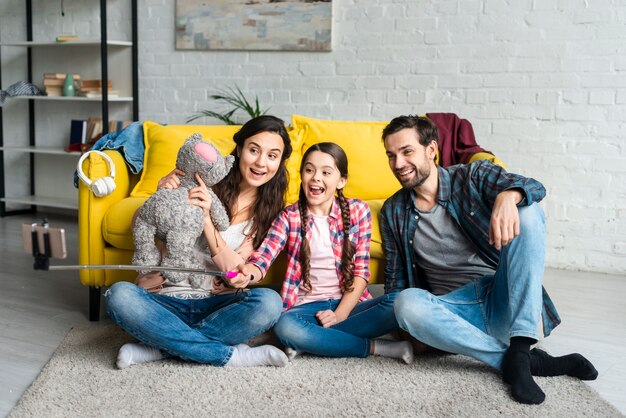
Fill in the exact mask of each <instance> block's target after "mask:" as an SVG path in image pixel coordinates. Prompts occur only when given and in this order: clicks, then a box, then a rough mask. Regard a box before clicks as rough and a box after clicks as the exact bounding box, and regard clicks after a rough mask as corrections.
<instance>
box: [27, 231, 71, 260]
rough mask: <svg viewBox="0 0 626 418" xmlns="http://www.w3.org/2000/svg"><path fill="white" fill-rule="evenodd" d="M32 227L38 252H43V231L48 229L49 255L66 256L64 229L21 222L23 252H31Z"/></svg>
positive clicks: (53, 256) (55, 256)
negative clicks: (35, 234)
mask: <svg viewBox="0 0 626 418" xmlns="http://www.w3.org/2000/svg"><path fill="white" fill-rule="evenodd" d="M33 228H34V230H35V232H36V233H37V246H38V247H37V248H38V249H39V253H41V254H43V253H45V245H44V233H45V231H46V230H47V231H48V237H49V238H50V253H51V254H50V256H51V257H52V258H65V257H67V249H66V246H65V229H63V228H52V227H48V228H46V227H44V226H42V225H36V226H33V225H32V224H22V242H23V243H24V252H26V253H29V254H32V253H33V246H32V243H33Z"/></svg>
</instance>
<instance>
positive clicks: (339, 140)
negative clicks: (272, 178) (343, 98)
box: [290, 115, 400, 200]
mask: <svg viewBox="0 0 626 418" xmlns="http://www.w3.org/2000/svg"><path fill="white" fill-rule="evenodd" d="M291 123H292V125H293V128H294V130H296V131H298V135H299V139H300V142H299V143H298V146H299V147H300V150H299V152H300V153H302V154H304V152H306V150H307V149H308V148H309V147H310V146H311V145H313V144H316V143H318V142H334V143H336V144H338V145H339V146H341V148H343V150H344V151H345V152H346V155H347V156H348V171H349V173H348V184H347V185H346V189H345V195H346V196H347V197H358V198H359V199H362V200H371V199H386V198H388V197H389V196H391V195H392V194H393V193H395V192H396V191H397V190H398V189H400V183H398V180H397V179H396V178H395V176H394V175H393V173H392V172H391V169H390V168H389V163H388V161H387V155H386V154H385V147H384V146H383V141H382V137H381V136H382V132H383V128H384V127H385V126H386V125H387V123H388V122H354V121H351V122H342V121H330V120H320V119H313V118H307V117H304V116H298V115H293V117H292V122H291ZM294 183H297V187H296V190H298V189H299V187H300V180H299V179H298V180H297V181H294ZM290 190H293V186H292V187H290Z"/></svg>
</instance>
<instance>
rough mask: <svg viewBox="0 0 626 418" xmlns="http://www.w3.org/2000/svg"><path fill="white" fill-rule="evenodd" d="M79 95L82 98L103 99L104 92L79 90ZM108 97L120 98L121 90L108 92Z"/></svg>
mask: <svg viewBox="0 0 626 418" xmlns="http://www.w3.org/2000/svg"><path fill="white" fill-rule="evenodd" d="M77 95H78V96H80V97H88V98H102V90H96V91H84V90H82V89H81V90H78V94H77ZM107 96H108V97H109V98H113V97H120V92H119V90H108V92H107Z"/></svg>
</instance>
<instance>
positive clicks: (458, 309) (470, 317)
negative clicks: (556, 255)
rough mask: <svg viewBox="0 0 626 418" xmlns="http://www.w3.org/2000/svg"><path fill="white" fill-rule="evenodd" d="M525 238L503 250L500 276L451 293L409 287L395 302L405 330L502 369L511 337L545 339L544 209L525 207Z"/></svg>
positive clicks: (522, 213)
mask: <svg viewBox="0 0 626 418" xmlns="http://www.w3.org/2000/svg"><path fill="white" fill-rule="evenodd" d="M519 217H520V235H519V236H517V237H516V238H515V239H514V240H513V241H512V242H511V243H509V244H508V245H507V246H505V247H503V248H502V250H501V253H500V262H499V264H498V268H497V270H496V272H495V274H494V275H488V276H484V277H482V278H480V279H478V280H475V281H473V282H470V283H467V284H466V285H465V286H462V287H460V288H458V289H456V290H454V291H452V292H450V293H448V294H446V295H442V296H435V295H433V294H432V293H430V292H428V291H426V290H424V289H417V288H412V289H405V290H403V291H402V292H400V294H399V295H398V297H397V299H396V302H395V313H396V317H397V318H398V324H399V325H400V328H402V329H404V330H405V331H408V332H409V333H410V334H411V335H413V336H414V337H415V338H417V339H418V340H420V341H421V342H423V343H424V344H428V345H430V346H432V347H435V348H438V349H440V350H443V351H447V352H450V353H456V354H464V355H467V356H470V357H473V358H475V359H477V360H480V361H482V362H484V363H487V364H489V365H490V366H492V367H494V368H496V369H498V370H500V369H501V366H502V359H503V357H504V353H505V352H506V350H507V348H508V346H509V342H510V339H511V337H529V338H532V339H535V340H539V329H540V317H541V309H542V303H543V299H542V287H541V281H542V278H543V271H544V254H545V221H544V216H543V211H542V210H541V209H540V208H539V206H538V205H536V204H535V205H532V206H527V207H522V208H519Z"/></svg>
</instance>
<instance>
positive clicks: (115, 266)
mask: <svg viewBox="0 0 626 418" xmlns="http://www.w3.org/2000/svg"><path fill="white" fill-rule="evenodd" d="M37 266H38V263H37V261H35V270H150V271H179V272H182V273H198V274H208V275H211V276H218V277H226V278H227V279H232V278H234V277H237V274H238V273H237V272H236V271H214V270H204V269H191V268H185V267H166V266H135V265H128V264H79V265H66V266H50V265H48V266H46V268H37Z"/></svg>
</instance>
